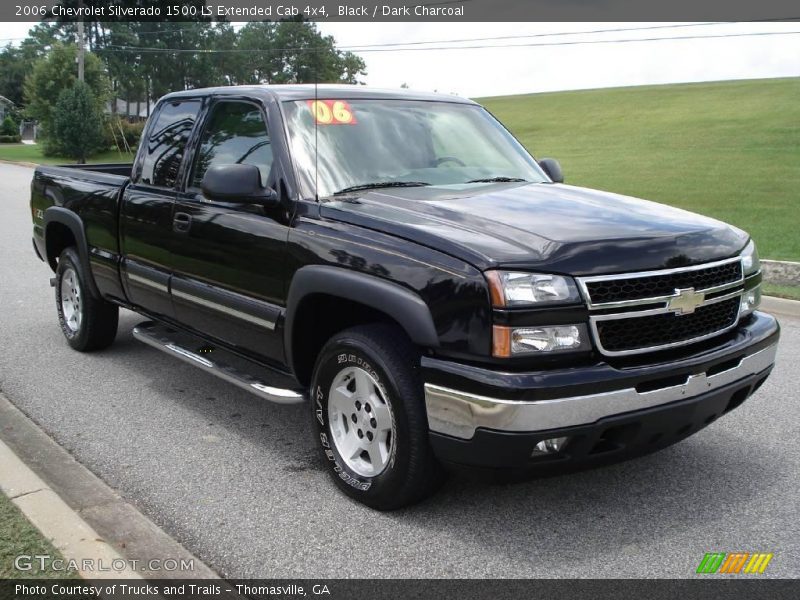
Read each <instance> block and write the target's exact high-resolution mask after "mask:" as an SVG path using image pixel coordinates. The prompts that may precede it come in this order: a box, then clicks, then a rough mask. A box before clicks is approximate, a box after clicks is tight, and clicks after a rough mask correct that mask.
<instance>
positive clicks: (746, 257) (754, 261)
mask: <svg viewBox="0 0 800 600" xmlns="http://www.w3.org/2000/svg"><path fill="white" fill-rule="evenodd" d="M739 256H741V258H742V273H744V276H745V278H747V277H750V276H752V275H755V274H756V273H758V272H759V271H760V270H761V263H760V261H759V260H758V250H756V245H755V243H754V242H753V240H750V242H749V243H748V244H747V246H745V247H744V250H742V252H741V254H740V255H739ZM757 279H758V278H756V280H757ZM753 283H755V281H750V282H749V285H751V286H752V285H753ZM747 285H748V284H747V283H746V284H745V287H747ZM759 304H761V284H760V283H759V284H758V285H756V286H754V287H749V288H747V289H745V291H744V293H743V294H742V304H741V306H740V307H739V315H740V316H742V317H744V316H747V315H749V314H750V313H752V312H753V311H754V310H755V309H757V308H758V306H759Z"/></svg>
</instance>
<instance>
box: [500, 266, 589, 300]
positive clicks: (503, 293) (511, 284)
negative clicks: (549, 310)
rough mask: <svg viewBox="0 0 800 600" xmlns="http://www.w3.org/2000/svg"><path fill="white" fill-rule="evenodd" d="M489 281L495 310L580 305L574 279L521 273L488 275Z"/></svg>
mask: <svg viewBox="0 0 800 600" xmlns="http://www.w3.org/2000/svg"><path fill="white" fill-rule="evenodd" d="M486 279H487V280H488V281H489V289H490V291H491V295H492V305H493V306H495V307H506V308H513V307H515V306H536V305H542V304H570V303H575V302H580V295H579V294H578V288H577V287H576V286H575V282H574V281H573V280H572V278H571V277H562V276H561V275H545V274H540V273H521V272H517V271H487V272H486Z"/></svg>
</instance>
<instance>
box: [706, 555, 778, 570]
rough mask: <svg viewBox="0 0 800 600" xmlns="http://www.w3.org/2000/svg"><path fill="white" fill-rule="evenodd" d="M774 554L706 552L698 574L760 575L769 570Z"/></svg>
mask: <svg viewBox="0 0 800 600" xmlns="http://www.w3.org/2000/svg"><path fill="white" fill-rule="evenodd" d="M772 557H773V554H772V553H771V552H770V553H766V552H753V553H750V552H730V553H725V552H706V555H705V556H704V557H703V560H701V561H700V564H699V565H698V567H697V571H696V572H697V573H701V574H710V573H717V574H719V573H734V574H738V573H751V574H758V575H760V574H761V573H763V572H764V571H765V570H766V569H767V565H768V564H769V561H771V560H772Z"/></svg>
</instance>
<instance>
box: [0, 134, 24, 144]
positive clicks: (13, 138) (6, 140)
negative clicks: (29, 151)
mask: <svg viewBox="0 0 800 600" xmlns="http://www.w3.org/2000/svg"><path fill="white" fill-rule="evenodd" d="M21 141H22V136H19V135H0V144H19V143H20V142H21Z"/></svg>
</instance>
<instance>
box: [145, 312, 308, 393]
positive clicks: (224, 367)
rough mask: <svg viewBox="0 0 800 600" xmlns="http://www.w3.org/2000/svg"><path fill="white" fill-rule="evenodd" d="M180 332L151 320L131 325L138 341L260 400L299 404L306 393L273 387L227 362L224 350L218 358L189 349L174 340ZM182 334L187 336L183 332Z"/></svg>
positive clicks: (240, 360)
mask: <svg viewBox="0 0 800 600" xmlns="http://www.w3.org/2000/svg"><path fill="white" fill-rule="evenodd" d="M180 335H181V334H180V332H176V331H174V330H172V329H170V328H169V327H166V326H164V325H160V324H158V323H153V322H147V323H141V324H139V325H137V326H136V327H134V328H133V337H135V338H136V339H137V340H139V341H141V342H144V343H145V344H147V345H148V346H152V347H153V348H155V349H157V350H161V351H162V352H165V353H167V354H170V355H172V356H174V357H176V358H179V359H181V360H182V361H184V362H186V363H189V364H190V365H194V366H195V367H198V368H200V369H202V370H203V371H205V372H207V373H210V374H211V375H214V376H216V377H219V378H220V379H224V380H225V381H227V382H229V383H232V384H233V385H235V386H237V387H239V388H241V389H243V390H246V391H248V392H250V393H251V394H255V395H256V396H258V397H259V398H262V399H263V400H269V401H270V402H276V403H278V404H298V403H300V402H303V401H304V400H305V396H304V395H303V393H302V392H301V391H299V390H293V389H284V388H280V387H275V386H273V385H270V383H269V382H268V381H265V380H262V378H260V377H257V376H256V375H253V374H251V373H248V372H247V371H246V370H244V369H242V368H237V367H234V366H233V365H232V364H229V363H228V362H226V361H225V355H226V353H225V352H224V351H221V352H219V353H216V354H219V355H222V357H221V358H218V357H217V356H213V357H212V356H211V355H207V356H201V355H200V354H198V353H197V352H194V351H192V350H189V349H188V348H186V347H185V346H186V345H185V344H181V343H180V342H179V341H178V340H177V338H178V337H179V336H180ZM184 337H186V336H185V335H184ZM239 362H240V363H241V362H243V359H239ZM253 367H254V369H255V368H257V365H255V364H254V363H253Z"/></svg>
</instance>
